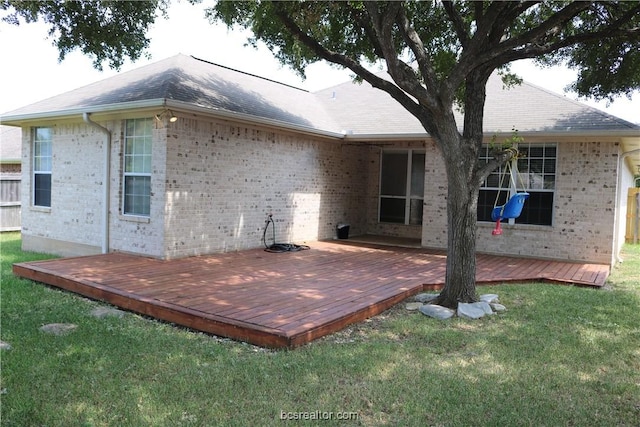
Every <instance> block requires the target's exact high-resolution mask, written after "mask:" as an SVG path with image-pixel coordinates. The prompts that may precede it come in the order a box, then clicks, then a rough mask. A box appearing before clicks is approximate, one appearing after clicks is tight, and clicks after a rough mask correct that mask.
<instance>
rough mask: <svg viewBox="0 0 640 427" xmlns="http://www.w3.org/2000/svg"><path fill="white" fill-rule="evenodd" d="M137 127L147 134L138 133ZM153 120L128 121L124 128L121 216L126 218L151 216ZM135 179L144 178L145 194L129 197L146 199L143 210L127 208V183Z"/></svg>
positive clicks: (134, 205) (133, 207)
mask: <svg viewBox="0 0 640 427" xmlns="http://www.w3.org/2000/svg"><path fill="white" fill-rule="evenodd" d="M131 125H132V126H133V128H134V131H133V134H130V132H129V130H130V127H131ZM139 126H143V131H144V130H145V129H146V130H148V131H149V133H144V132H142V133H140V132H139V131H138V130H139ZM152 144H153V119H152V118H139V119H128V120H126V121H125V127H124V147H123V166H122V207H121V209H122V214H123V215H127V216H136V217H145V218H148V217H149V216H150V215H151V156H152V151H153V145H152ZM136 178H144V179H145V181H148V182H147V185H146V189H145V192H146V194H138V195H131V196H134V197H144V198H146V199H148V202H147V203H143V207H144V208H143V209H139V208H135V207H136V206H137V205H136V204H135V203H134V204H133V206H129V204H128V200H129V196H130V194H128V193H127V183H128V182H129V181H130V180H132V179H136Z"/></svg>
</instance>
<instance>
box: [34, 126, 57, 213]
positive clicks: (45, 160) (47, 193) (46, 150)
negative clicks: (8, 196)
mask: <svg viewBox="0 0 640 427" xmlns="http://www.w3.org/2000/svg"><path fill="white" fill-rule="evenodd" d="M51 133H52V132H51V129H50V128H35V130H34V135H33V205H34V206H43V207H47V208H50V207H51V166H52V158H53V157H52V148H51V145H52V144H51Z"/></svg>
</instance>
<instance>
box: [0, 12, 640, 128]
mask: <svg viewBox="0 0 640 427" xmlns="http://www.w3.org/2000/svg"><path fill="white" fill-rule="evenodd" d="M203 8H204V6H202V5H195V6H194V5H191V4H189V3H187V2H186V1H184V0H174V1H173V2H172V5H171V7H170V9H169V11H168V13H169V19H168V20H165V19H163V18H158V19H157V20H156V23H155V24H154V26H153V28H152V29H151V31H150V32H149V33H148V37H149V38H150V39H151V44H150V48H149V50H148V52H149V53H150V55H151V59H146V58H141V59H140V60H138V61H136V62H135V63H131V62H130V61H127V62H126V63H125V65H124V66H123V67H122V68H121V70H120V72H124V71H128V70H131V69H134V68H138V67H141V66H143V65H146V64H148V63H151V62H156V61H159V60H162V59H165V58H168V57H171V56H174V55H177V54H179V53H182V54H185V55H193V56H195V57H197V58H201V59H204V60H207V61H210V62H214V63H217V64H220V65H224V66H226V67H230V68H234V69H237V70H240V71H244V72H248V73H251V74H256V75H259V76H262V77H266V78H269V79H273V80H276V81H279V82H282V83H286V84H289V85H292V86H295V87H299V88H302V89H307V90H309V91H316V90H319V89H324V88H327V87H331V86H334V85H337V84H339V83H343V82H345V81H348V80H350V78H351V73H350V72H349V71H348V70H347V71H345V70H340V69H337V68H335V67H332V66H329V65H327V64H326V63H316V64H313V65H311V66H309V67H308V68H307V70H306V74H307V78H306V80H302V79H301V78H300V76H298V75H297V74H296V73H294V72H293V71H292V70H290V69H289V68H286V67H285V68H283V67H282V66H281V65H280V63H279V62H278V61H277V60H276V59H275V58H274V57H273V55H272V54H271V52H270V51H269V50H268V49H267V48H266V47H265V46H260V47H259V48H258V49H257V50H256V49H255V48H253V47H250V46H246V40H247V38H248V37H249V36H250V33H248V32H244V31H240V30H233V31H230V30H228V29H227V28H226V26H224V25H222V24H217V25H212V24H210V23H209V22H208V21H207V19H206V18H205V17H204V11H203ZM47 37H48V36H47V26H46V25H44V24H42V23H40V22H38V23H33V24H23V25H20V26H13V25H9V24H7V23H4V22H0V52H2V61H1V62H0V114H1V113H6V112H9V111H11V110H15V109H17V108H20V107H23V106H25V105H29V104H32V103H34V102H38V101H41V100H43V99H46V98H49V97H51V96H55V95H58V94H61V93H64V92H67V91H70V90H73V89H76V88H79V87H82V86H84V85H87V84H90V83H93V82H96V81H99V80H103V79H105V78H108V77H110V76H113V75H115V74H117V72H118V71H116V70H111V69H109V68H107V67H106V66H105V68H104V70H103V71H98V70H96V69H94V68H93V64H92V61H91V59H90V58H89V57H86V56H84V55H82V53H80V52H72V53H71V54H68V55H67V57H66V58H65V59H64V60H63V61H62V62H58V51H57V49H56V48H55V47H54V46H53V44H52V40H50V39H48V38H47ZM512 70H513V71H514V72H516V73H517V74H519V75H520V76H521V77H522V78H523V79H524V80H525V81H527V82H529V83H533V84H535V85H537V86H540V87H542V88H544V89H547V90H549V91H552V92H556V93H559V94H562V95H563V96H566V97H568V98H570V99H574V100H576V99H577V96H575V94H571V93H564V92H563V90H564V88H565V87H566V86H567V85H568V84H569V83H571V82H572V81H573V79H574V77H575V73H573V72H572V71H571V70H568V69H566V68H553V69H544V70H541V69H539V68H537V67H535V66H533V65H532V63H531V62H527V61H519V62H515V63H513V64H512ZM579 101H580V102H583V103H586V104H588V105H591V106H593V107H596V108H599V109H601V110H603V111H606V112H608V113H609V114H612V115H614V116H617V117H620V118H623V119H625V120H628V121H630V122H633V123H638V124H640V93H639V92H636V93H634V96H633V98H632V99H631V100H629V99H627V98H626V97H621V98H618V99H616V100H615V101H614V102H613V103H611V104H610V105H608V103H607V102H604V101H603V102H595V101H588V100H579Z"/></svg>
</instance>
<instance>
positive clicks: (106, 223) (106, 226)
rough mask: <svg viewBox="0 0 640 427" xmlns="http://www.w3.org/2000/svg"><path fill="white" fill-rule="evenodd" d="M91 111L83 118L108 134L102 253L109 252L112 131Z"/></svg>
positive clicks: (83, 115)
mask: <svg viewBox="0 0 640 427" xmlns="http://www.w3.org/2000/svg"><path fill="white" fill-rule="evenodd" d="M89 116H90V113H82V119H83V120H84V121H85V122H86V123H88V124H89V125H91V126H93V127H94V128H96V129H98V130H99V131H100V132H102V133H104V134H105V136H106V140H105V148H104V192H103V195H102V253H103V254H106V253H109V195H110V193H111V179H110V175H111V174H110V170H111V132H110V131H109V129H107V128H105V127H103V126H101V125H99V124H97V123H96V122H94V121H91V119H90V118H89Z"/></svg>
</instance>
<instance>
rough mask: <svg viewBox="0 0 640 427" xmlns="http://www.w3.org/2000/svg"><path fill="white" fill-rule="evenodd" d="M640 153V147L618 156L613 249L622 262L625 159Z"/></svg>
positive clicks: (618, 259)
mask: <svg viewBox="0 0 640 427" xmlns="http://www.w3.org/2000/svg"><path fill="white" fill-rule="evenodd" d="M635 153H640V148H638V149H635V150H631V151H627V152H625V153H622V154H621V155H620V157H619V158H618V184H617V185H616V192H617V193H618V197H616V214H615V216H614V222H615V225H614V227H613V233H614V234H613V250H614V251H615V257H616V261H617V262H622V261H623V260H622V258H620V248H619V246H618V245H619V243H620V242H619V240H620V237H619V236H620V201H621V200H622V198H623V197H625V195H624V194H622V188H621V187H622V168H623V167H624V160H625V159H626V158H627V157H629V156H630V155H632V154H635Z"/></svg>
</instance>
